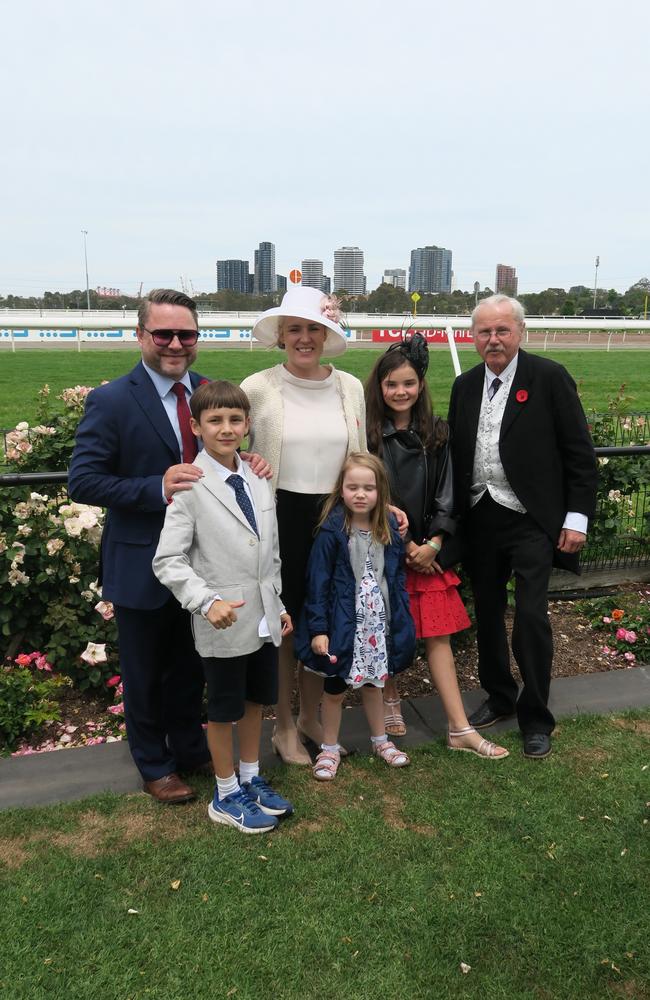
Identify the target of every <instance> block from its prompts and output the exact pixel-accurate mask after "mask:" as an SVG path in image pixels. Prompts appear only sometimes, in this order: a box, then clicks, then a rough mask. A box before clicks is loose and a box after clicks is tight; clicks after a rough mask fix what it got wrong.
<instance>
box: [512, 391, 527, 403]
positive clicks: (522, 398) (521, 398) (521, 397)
mask: <svg viewBox="0 0 650 1000" xmlns="http://www.w3.org/2000/svg"><path fill="white" fill-rule="evenodd" d="M515 399H516V400H517V402H518V403H525V402H526V400H527V399H528V393H527V392H526V390H525V389H519V390H518V391H517V395H516V396H515Z"/></svg>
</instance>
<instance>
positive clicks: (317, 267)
mask: <svg viewBox="0 0 650 1000" xmlns="http://www.w3.org/2000/svg"><path fill="white" fill-rule="evenodd" d="M300 270H301V271H302V282H301V284H302V285H303V286H304V287H305V288H320V289H321V291H322V288H323V262H322V260H312V259H308V260H303V262H302V264H301V266H300Z"/></svg>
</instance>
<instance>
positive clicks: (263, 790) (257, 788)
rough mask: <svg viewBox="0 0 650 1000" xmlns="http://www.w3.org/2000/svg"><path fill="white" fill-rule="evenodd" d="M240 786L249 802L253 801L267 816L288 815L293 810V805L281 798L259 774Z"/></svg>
mask: <svg viewBox="0 0 650 1000" xmlns="http://www.w3.org/2000/svg"><path fill="white" fill-rule="evenodd" d="M241 788H242V792H246V794H247V795H248V797H249V799H250V800H251V802H255V803H256V805H258V806H259V808H260V809H261V810H262V812H263V813H266V815H267V816H290V815H291V813H292V812H293V806H292V805H291V803H290V802H289V800H288V799H284V798H282V796H281V795H279V794H278V792H276V791H275V789H274V788H271V786H270V785H269V784H268V783H267V782H266V781H265V780H264V778H261V777H260V776H259V775H257V777H255V778H253V779H252V780H251V782H250V784H244V785H242V786H241Z"/></svg>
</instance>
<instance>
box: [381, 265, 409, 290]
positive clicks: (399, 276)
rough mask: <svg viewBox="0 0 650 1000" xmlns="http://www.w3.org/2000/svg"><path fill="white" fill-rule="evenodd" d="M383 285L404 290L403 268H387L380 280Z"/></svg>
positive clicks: (404, 276) (404, 273)
mask: <svg viewBox="0 0 650 1000" xmlns="http://www.w3.org/2000/svg"><path fill="white" fill-rule="evenodd" d="M382 282H383V283H384V285H393V287H394V288H403V289H404V290H406V270H405V269H404V268H403V267H389V268H388V269H387V270H386V271H384V276H383V278H382Z"/></svg>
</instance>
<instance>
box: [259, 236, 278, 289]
mask: <svg viewBox="0 0 650 1000" xmlns="http://www.w3.org/2000/svg"><path fill="white" fill-rule="evenodd" d="M277 287H278V286H277V280H276V276H275V244H274V243H260V245H259V247H258V249H257V250H256V251H255V281H254V282H253V291H254V292H255V294H256V295H270V294H271V293H272V292H275V291H276V290H277Z"/></svg>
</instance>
